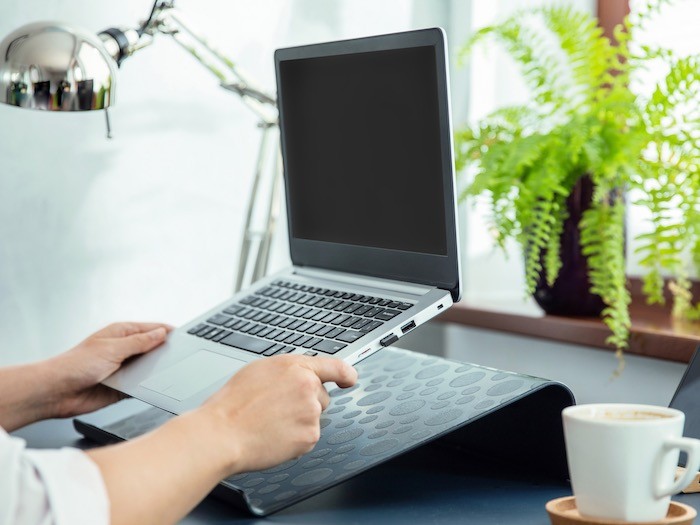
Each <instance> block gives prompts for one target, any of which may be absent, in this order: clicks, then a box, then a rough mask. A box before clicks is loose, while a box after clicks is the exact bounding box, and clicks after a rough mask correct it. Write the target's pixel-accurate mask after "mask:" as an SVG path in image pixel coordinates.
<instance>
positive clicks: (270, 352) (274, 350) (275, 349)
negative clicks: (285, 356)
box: [262, 345, 286, 356]
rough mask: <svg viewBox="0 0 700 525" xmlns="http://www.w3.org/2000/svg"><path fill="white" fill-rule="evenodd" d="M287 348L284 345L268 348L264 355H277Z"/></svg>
mask: <svg viewBox="0 0 700 525" xmlns="http://www.w3.org/2000/svg"><path fill="white" fill-rule="evenodd" d="M285 348H286V346H284V345H275V346H272V347H270V348H268V349H267V350H265V351H264V352H263V354H262V355H266V356H270V355H273V354H276V353H277V352H279V351H280V350H283V349H285Z"/></svg>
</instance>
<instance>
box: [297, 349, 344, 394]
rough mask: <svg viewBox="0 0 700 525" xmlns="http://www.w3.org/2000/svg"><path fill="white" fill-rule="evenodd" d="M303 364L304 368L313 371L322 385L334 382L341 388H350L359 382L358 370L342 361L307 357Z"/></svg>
mask: <svg viewBox="0 0 700 525" xmlns="http://www.w3.org/2000/svg"><path fill="white" fill-rule="evenodd" d="M300 357H304V356H300ZM301 363H302V366H305V367H306V368H309V369H310V370H312V371H313V372H314V373H315V374H316V375H317V376H318V378H319V379H320V380H321V382H322V383H326V382H328V381H332V382H333V383H336V384H337V385H338V386H340V387H348V386H352V385H354V384H355V382H356V381H357V370H355V369H354V368H353V367H352V366H350V365H349V364H347V363H346V362H345V361H341V360H340V359H332V358H330V357H305V358H304V360H303V361H301Z"/></svg>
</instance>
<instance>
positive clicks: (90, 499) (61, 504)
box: [0, 427, 109, 525]
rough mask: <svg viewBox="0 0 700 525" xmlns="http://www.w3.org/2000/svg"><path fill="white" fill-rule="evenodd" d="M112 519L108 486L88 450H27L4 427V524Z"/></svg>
mask: <svg viewBox="0 0 700 525" xmlns="http://www.w3.org/2000/svg"><path fill="white" fill-rule="evenodd" d="M108 523H109V499H108V497H107V490H106V488H105V485H104V481H103V479H102V474H101V473H100V470H99V468H98V467H97V465H96V464H95V463H94V462H93V461H92V460H91V459H90V458H89V456H88V455H87V454H85V453H84V452H82V451H80V450H78V449H74V448H62V449H60V450H27V448H26V443H25V442H24V440H23V439H19V438H16V437H11V436H9V435H8V434H7V432H5V431H4V430H3V429H2V428H1V427H0V525H82V524H90V525H102V524H108Z"/></svg>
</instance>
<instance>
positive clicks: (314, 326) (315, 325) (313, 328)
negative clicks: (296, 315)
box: [304, 323, 326, 335]
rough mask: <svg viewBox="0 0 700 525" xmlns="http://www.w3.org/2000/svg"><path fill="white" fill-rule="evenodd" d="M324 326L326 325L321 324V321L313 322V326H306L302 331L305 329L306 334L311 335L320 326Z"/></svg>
mask: <svg viewBox="0 0 700 525" xmlns="http://www.w3.org/2000/svg"><path fill="white" fill-rule="evenodd" d="M324 326H326V325H325V324H321V323H314V325H313V326H311V327H310V328H307V329H306V330H304V331H305V332H306V333H307V334H311V335H313V334H315V333H316V332H318V331H319V330H320V329H321V328H323V327H324Z"/></svg>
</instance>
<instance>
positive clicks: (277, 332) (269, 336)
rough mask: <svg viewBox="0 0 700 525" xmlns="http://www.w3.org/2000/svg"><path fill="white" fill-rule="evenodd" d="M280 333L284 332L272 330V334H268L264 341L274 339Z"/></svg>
mask: <svg viewBox="0 0 700 525" xmlns="http://www.w3.org/2000/svg"><path fill="white" fill-rule="evenodd" d="M282 332H284V330H273V331H272V332H270V333H269V334H267V335H266V336H265V339H274V338H275V337H277V336H278V335H280V334H281V333H282Z"/></svg>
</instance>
